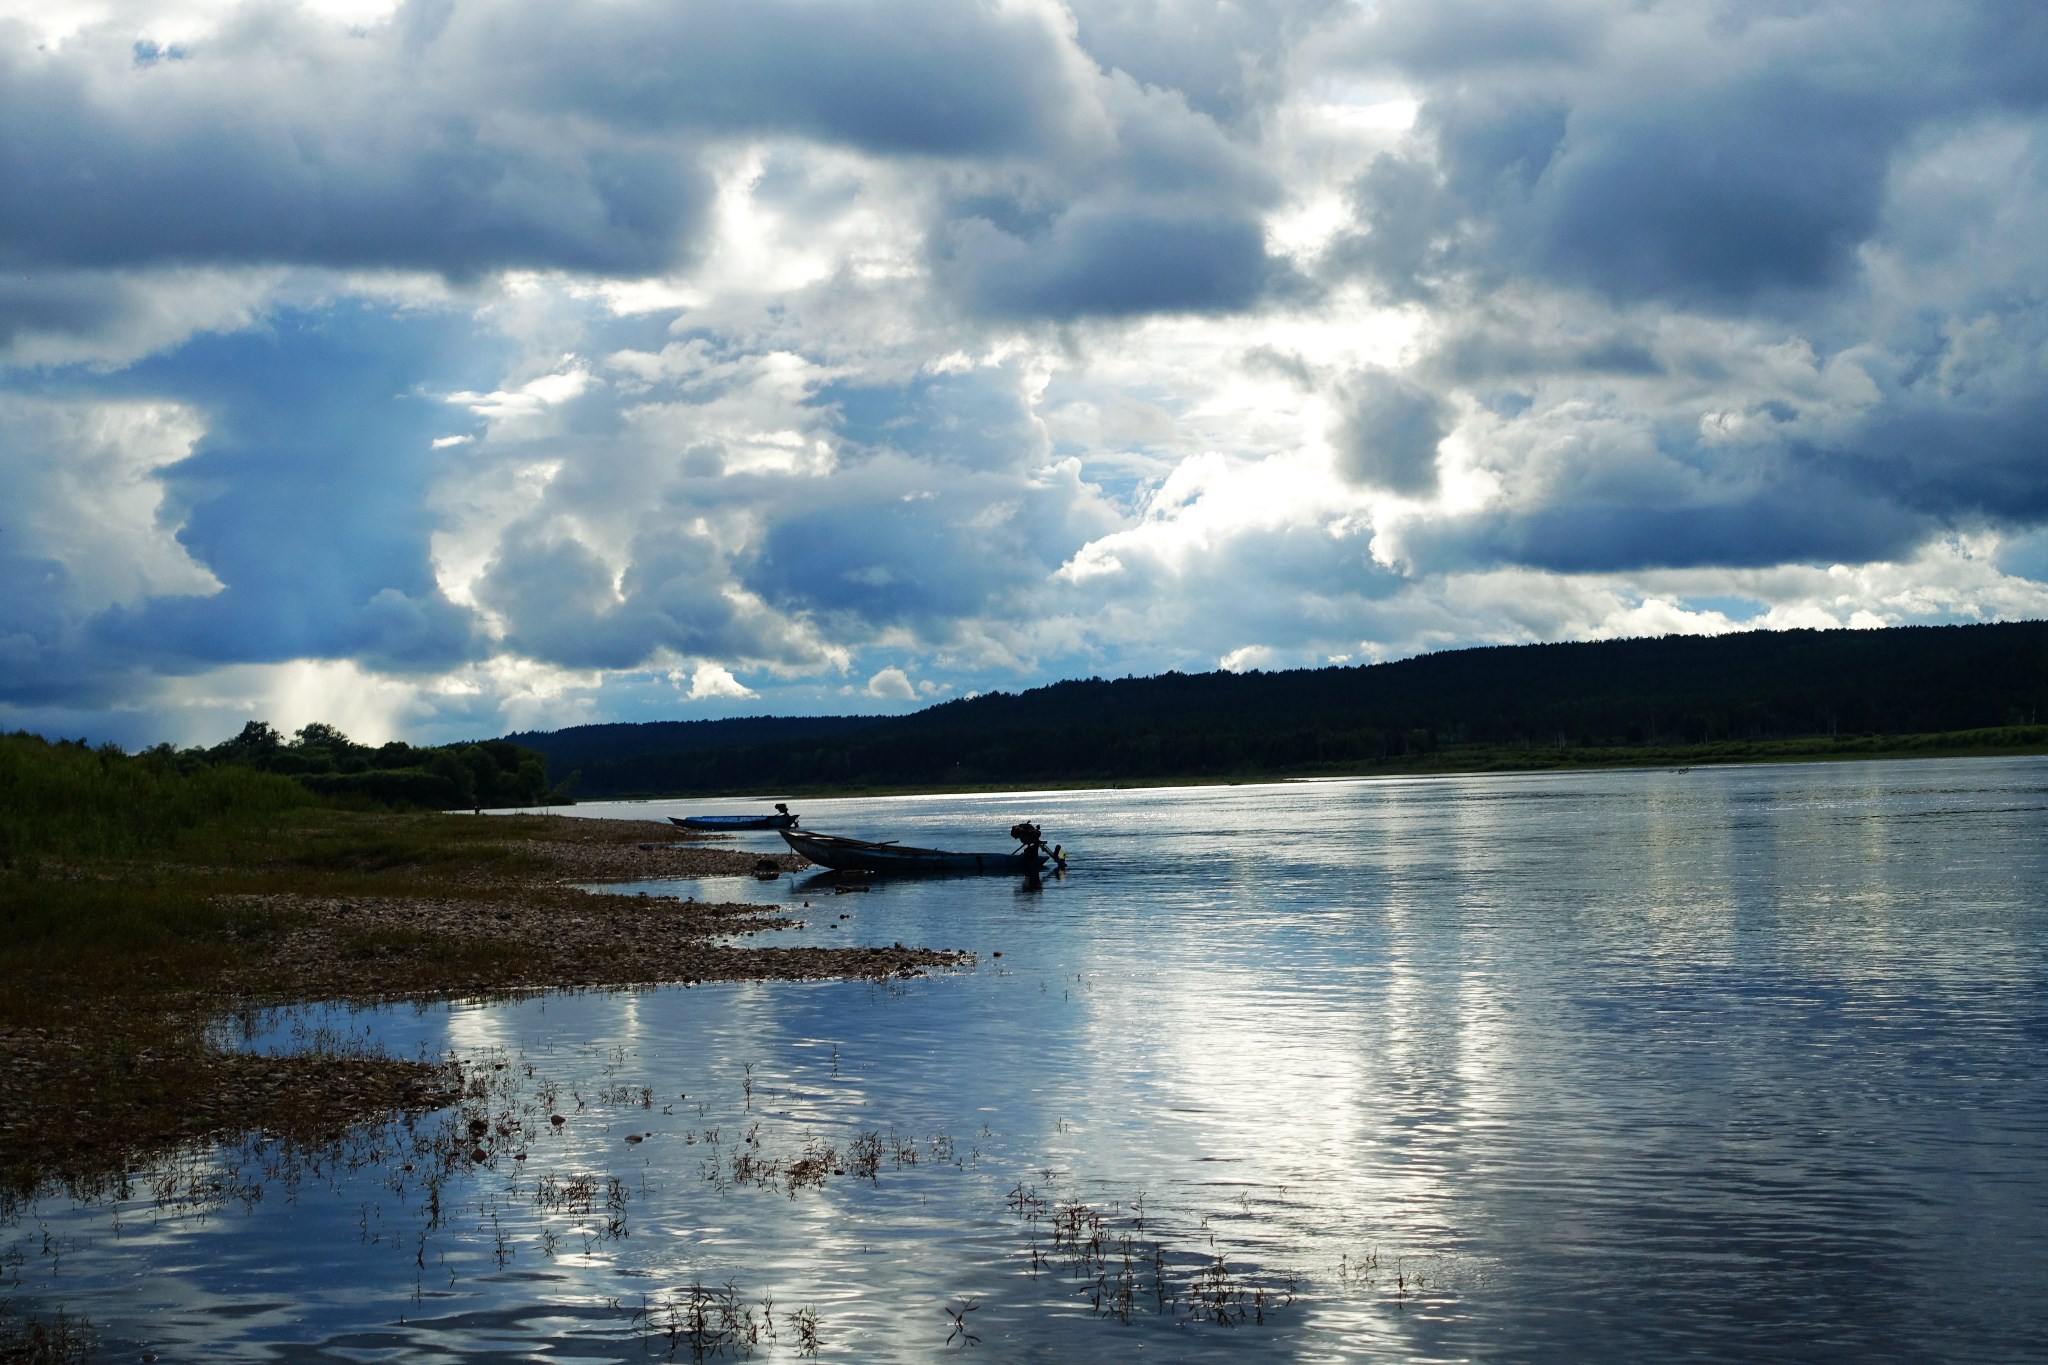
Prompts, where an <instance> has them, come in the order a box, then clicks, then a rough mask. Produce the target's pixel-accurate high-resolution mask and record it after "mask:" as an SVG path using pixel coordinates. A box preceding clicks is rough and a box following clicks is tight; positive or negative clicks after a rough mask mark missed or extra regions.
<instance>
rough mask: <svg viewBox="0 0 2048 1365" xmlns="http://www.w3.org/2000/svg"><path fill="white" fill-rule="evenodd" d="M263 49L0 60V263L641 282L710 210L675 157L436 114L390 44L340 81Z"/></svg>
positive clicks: (247, 39) (371, 48)
mask: <svg viewBox="0 0 2048 1365" xmlns="http://www.w3.org/2000/svg"><path fill="white" fill-rule="evenodd" d="M277 39H278V35H277V34H275V33H274V32H271V31H268V30H263V31H257V32H239V33H227V34H223V35H222V36H221V37H220V39H219V40H218V48H217V49H209V50H207V51H205V52H202V53H200V54H196V55H194V56H192V57H191V58H189V59H186V60H182V61H170V62H159V63H156V64H154V65H151V66H148V67H146V68H139V69H130V70H126V71H122V70H118V69H116V70H109V69H108V66H109V64H110V63H111V62H112V61H113V60H114V57H113V54H111V53H110V52H109V51H107V49H106V47H105V45H98V46H95V45H93V44H90V43H83V42H81V43H79V44H76V45H72V44H67V45H65V46H64V47H63V48H60V49H59V50H58V51H57V52H56V53H54V54H41V53H37V52H34V51H23V50H22V45H21V44H19V43H18V42H17V43H11V44H0V130H4V131H0V184H5V186H6V190H5V192H4V193H0V264H5V265H8V266H11V267H14V268H16V269H29V268H35V267H48V266H60V267H75V266H112V265H154V264H163V263H291V264H313V265H328V266H393V267H403V268H420V269H429V270H438V271H441V272H444V273H446V274H449V275H457V276H461V275H470V274H474V273H476V272H479V271H484V270H491V269H496V268H501V267H506V266H533V267H555V268H562V269H569V270H583V271H641V272H644V271H649V270H653V269H656V268H659V267H661V266H663V265H667V264H670V263H672V262H674V261H675V260H676V259H677V257H678V253H679V250H680V248H681V247H682V246H683V245H684V244H685V239H686V236H687V232H688V229H689V227H690V225H691V224H692V223H693V222H694V220H695V218H696V215H697V214H698V212H699V210H700V209H701V207H702V205H703V203H704V200H705V198H706V193H707V190H706V184H705V181H704V179H703V177H702V176H701V174H700V173H699V172H697V171H696V170H695V169H694V168H693V166H692V165H691V164H690V163H689V162H688V160H687V159H685V158H684V157H683V156H681V155H679V153H678V149H676V148H673V147H668V146H662V145H658V144H654V143H650V142H648V141H646V140H644V139H636V138H631V137H627V136H623V135H620V134H617V133H614V132H611V131H609V130H604V129H601V128H600V129H594V130H593V129H591V128H589V127H588V126H585V125H577V126H570V125H568V124H566V123H557V124H554V125H552V126H543V125H541V124H540V123H539V122H537V121H536V120H534V119H532V118H531V117H526V118H521V117H520V115H519V114H518V111H500V112H498V113H496V114H495V115H494V113H493V111H492V110H491V109H490V108H489V107H488V106H485V107H476V106H470V105H465V104H462V103H459V102H448V101H447V100H446V96H448V95H451V94H457V93H458V92H456V91H450V90H447V89H444V88H441V87H438V86H437V85H436V84H435V83H434V82H432V81H431V80H430V79H428V77H429V76H430V74H431V73H429V72H426V71H420V70H412V69H408V68H407V67H406V66H405V64H404V63H403V62H401V61H400V60H399V59H398V58H397V57H396V54H394V53H392V52H391V51H390V50H389V47H390V44H389V42H388V40H382V39H361V40H357V41H358V42H359V43H360V44H361V45H362V46H364V47H365V48H366V49H368V50H367V51H366V52H364V53H363V54H360V55H361V56H363V57H369V58H373V59H383V60H382V61H381V62H380V61H377V60H372V61H370V62H367V63H362V64H360V65H359V64H358V63H354V62H351V63H348V64H346V65H345V66H344V67H343V69H341V70H334V69H332V68H331V67H329V65H328V64H327V63H322V62H317V61H315V62H305V61H304V58H303V54H302V52H300V51H298V50H280V46H279V44H278V42H277ZM309 41H310V40H309ZM319 41H320V43H322V44H332V43H334V42H335V41H336V40H335V39H333V38H331V37H329V36H328V35H325V34H324V33H323V34H321V35H319ZM74 47H75V48H76V50H75V51H74ZM322 55H327V56H330V57H334V58H342V57H349V56H355V55H358V54H353V53H349V52H341V53H326V54H322ZM273 64H274V65H273ZM365 65H366V66H367V67H368V69H367V70H364V69H361V66H365ZM305 66H310V67H311V68H312V69H311V70H306V69H303V67H305ZM293 67H301V68H302V69H299V70H293V69H292V68H293ZM278 68H282V69H278Z"/></svg>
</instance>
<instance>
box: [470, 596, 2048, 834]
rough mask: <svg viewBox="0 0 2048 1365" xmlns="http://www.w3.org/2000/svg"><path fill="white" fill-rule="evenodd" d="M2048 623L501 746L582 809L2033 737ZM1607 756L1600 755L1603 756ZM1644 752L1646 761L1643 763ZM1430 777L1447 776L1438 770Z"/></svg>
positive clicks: (2045, 683)
mask: <svg viewBox="0 0 2048 1365" xmlns="http://www.w3.org/2000/svg"><path fill="white" fill-rule="evenodd" d="M2044 713H2048V622H2039V621H2028V622H2017V623H2010V624H1998V625H1975V626H1924V627H1906V628H1900V629H1893V630H1878V631H1847V630H1842V631H1807V630H1802V631H1773V632H1763V631H1758V632H1752V633H1745V634H1739V635H1723V636H1717V637H1711V638H1706V637H1697V636H1669V637H1666V638H1663V639H1657V640H1612V641H1601V642H1596V643H1587V644H1553V645H1520V646H1503V647H1498V648H1488V649H1465V650H1456V651H1452V652H1448V653H1443V654H1429V655H1424V656H1421V657H1419V658H1413V659H1404V660H1401V661H1399V662H1397V663H1388V664H1376V665H1372V666H1368V667H1360V668H1321V669H1303V670H1298V671H1292V672H1284V673H1199V674H1181V673H1168V674H1165V675H1163V676H1160V677H1156V678H1124V679H1120V680H1116V681H1104V680H1102V679H1099V678H1091V679H1088V680H1085V681H1078V682H1063V683H1057V684H1054V685H1052V686H1050V687H1041V688H1035V689H1033V690H1031V691H1029V692H1024V693H1021V694H1017V695H1009V694H1004V693H1000V692H998V693H991V694H989V695H987V696H981V697H974V698H968V699H964V700H959V701H952V702H947V703H944V704H942V705H938V706H934V707H930V708H928V709H927V710H924V711H920V712H917V713H916V714H914V715H909V716H898V717H887V718H874V717H867V718H863V717H848V716H834V717H814V718H809V719H783V718H773V717H770V718H761V719H749V720H727V721H694V722H656V723H652V724H645V725H605V726H585V727H580V728H578V729H573V730H563V731H559V732H556V733H554V734H531V733H529V734H519V735H514V736H511V737H510V738H511V739H512V740H513V741H515V742H516V743H519V744H521V745H524V746H526V747H529V748H532V749H537V750H539V751H540V752H541V753H543V754H545V755H546V756H547V759H548V766H549V776H550V778H551V779H552V780H554V781H556V782H561V781H564V780H566V779H567V778H568V777H569V776H570V775H571V773H572V772H573V773H577V774H578V776H577V778H576V782H575V784H574V786H573V788H572V791H573V794H574V795H576V796H578V797H580V798H583V799H590V798H594V797H602V796H612V795H624V794H629V793H639V794H671V793H672V794H682V793H687V792H714V791H738V790H750V791H766V790H776V791H798V790H802V789H804V788H806V787H824V786H857V787H858V786H905V787H911V786H930V785H935V784H937V785H951V784H960V785H970V784H974V785H985V784H1002V785H1010V784H1029V783H1038V782H1047V783H1049V782H1076V781H1096V780H1101V781H1140V780H1148V779H1177V778H1193V777H1228V776H1233V775H1251V774H1277V773H1290V772H1300V773H1311V772H1333V771H1343V770H1345V769H1347V768H1368V767H1374V766H1385V765H1389V764H1392V765H1395V766H1401V765H1403V764H1407V765H1411V766H1425V767H1426V766H1431V764H1430V762H1429V761H1428V760H1431V759H1432V758H1435V759H1439V760H1440V759H1442V758H1443V757H1444V756H1446V755H1450V754H1453V753H1456V752H1463V753H1466V754H1468V755H1471V754H1475V753H1479V752H1481V751H1498V754H1497V755H1496V757H1497V758H1498V760H1499V764H1500V765H1505V766H1517V765H1518V764H1517V761H1516V760H1515V759H1514V757H1513V756H1514V755H1515V754H1516V753H1527V754H1531V755H1540V756H1541V760H1540V761H1543V762H1554V761H1556V758H1555V755H1556V754H1557V753H1558V752H1559V751H1572V750H1578V749H1594V748H1599V749H1603V750H1612V749H1639V750H1641V751H1643V752H1644V754H1645V755H1646V756H1647V755H1651V754H1654V753H1655V752H1656V751H1659V750H1667V749H1670V748H1673V747H1675V746H1682V745H1698V744H1720V743H1739V742H1743V741H1760V740H1784V739H1794V738H1799V737H1805V736H1837V737H1840V736H1856V735H1876V736H1896V735H1916V734H1928V733H1934V732H1951V731H1963V730H1978V729H1984V728H1987V727H2006V726H2038V725H2040V724H2041V717H2042V716H2043V714H2044ZM1609 761H1612V760H1611V759H1610V760H1609ZM1648 761H1655V759H1654V758H1650V759H1649V760H1648ZM1439 766H1440V765H1439Z"/></svg>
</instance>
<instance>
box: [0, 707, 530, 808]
mask: <svg viewBox="0 0 2048 1365" xmlns="http://www.w3.org/2000/svg"><path fill="white" fill-rule="evenodd" d="M81 755H83V756H84V757H80V756H81ZM88 760H90V761H88ZM95 765H97V766H96V767H95ZM30 766H33V767H34V768H35V769H36V770H37V771H39V772H42V773H43V775H44V777H51V775H52V774H64V773H68V774H69V776H68V777H59V778H53V779H52V780H59V781H60V782H62V783H68V784H71V785H77V784H79V783H83V784H84V785H83V786H79V790H81V791H84V790H87V789H90V790H93V791H98V792H102V793H109V792H111V793H121V792H126V793H128V794H129V795H130V796H132V797H133V798H134V801H133V803H131V804H135V803H140V804H139V805H138V806H137V809H138V810H139V809H140V805H150V806H152V807H160V806H162V805H163V804H164V802H166V801H172V802H173V803H175V802H178V801H187V802H198V803H199V805H200V806H204V805H205V803H206V802H207V801H209V800H215V801H218V800H227V799H228V797H226V796H217V797H206V796H204V795H203V793H205V792H209V791H212V792H216V793H237V794H238V795H236V797H235V798H234V799H237V800H241V799H253V798H250V795H249V794H250V793H252V792H257V791H265V790H272V789H271V788H268V787H265V786H264V785H263V784H261V783H256V784H250V783H242V782H238V781H237V780H236V779H234V778H233V776H232V774H233V773H236V772H248V773H260V774H264V775H265V776H266V777H268V778H272V779H277V780H280V781H281V780H283V779H290V786H291V787H292V788H293V789H294V790H300V791H305V792H308V793H311V794H313V795H315V796H320V797H329V798H334V799H338V800H341V801H344V802H350V803H355V804H370V805H378V806H392V807H400V808H407V807H417V808H422V809H427V810H458V809H462V808H464V807H472V808H473V807H477V806H535V805H540V804H542V803H543V802H546V801H550V800H554V801H561V800H565V799H566V798H564V797H563V796H562V794H561V793H558V792H554V791H552V790H551V789H550V788H549V785H548V776H547V762H546V760H545V759H544V758H542V756H541V755H540V754H539V753H537V752H535V751H534V750H532V749H526V748H521V747H520V746H519V745H517V744H512V743H509V742H507V741H505V740H502V739H493V740H486V741H484V742H482V743H477V744H449V745H443V746H439V747H433V748H420V747H415V746H413V745H410V744H405V743H402V742H399V741H396V740H394V741H392V742H391V743H389V744H379V745H368V744H357V743H356V742H355V741H353V740H351V739H350V738H349V737H348V736H347V735H345V734H343V733H342V732H341V731H340V730H337V729H336V728H334V727H333V726H332V725H320V724H313V725H308V726H305V727H304V728H302V729H300V730H299V731H298V732H297V733H296V734H294V735H293V736H292V737H291V738H290V739H286V738H285V737H284V736H283V735H281V734H279V733H278V732H277V731H276V730H275V729H273V728H272V727H271V726H270V725H269V724H268V723H266V722H264V721H259V720H252V721H250V722H249V723H248V724H247V725H244V726H243V727H242V730H241V733H240V734H237V735H236V736H234V737H233V738H232V739H228V740H225V741H223V742H221V743H219V744H216V745H214V746H213V747H211V748H191V749H177V748H173V747H172V746H171V745H169V744H158V745H155V746H154V747H152V748H148V749H144V750H142V751H141V752H140V753H137V754H124V753H123V752H122V751H121V750H120V749H119V748H118V747H116V746H114V745H111V744H108V745H101V746H99V747H98V748H92V747H91V746H88V745H87V744H86V743H85V741H83V740H78V741H75V742H72V741H64V740H58V741H55V742H52V741H48V740H44V739H42V738H40V737H38V736H35V735H29V734H17V735H10V736H4V737H0V817H4V818H6V819H10V820H12V819H15V818H26V814H25V813H24V812H16V811H12V810H10V809H8V792H9V790H10V787H9V785H8V784H9V782H10V780H12V781H13V782H14V784H15V787H16V788H19V789H20V790H27V787H26V785H25V784H26V781H27V773H28V772H29V770H30ZM208 774H214V775H215V776H213V777H208ZM88 776H90V778H91V780H90V781H87V780H86V779H87V777H88ZM67 789H68V787H67ZM124 799H125V798H124ZM264 799H269V798H264ZM134 818H142V817H141V816H140V815H137V816H135V817H134ZM152 818H153V817H152Z"/></svg>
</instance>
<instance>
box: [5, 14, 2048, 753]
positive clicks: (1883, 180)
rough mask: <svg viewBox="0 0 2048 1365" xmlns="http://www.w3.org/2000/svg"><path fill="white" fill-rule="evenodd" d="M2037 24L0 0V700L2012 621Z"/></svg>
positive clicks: (1044, 665) (72, 720)
mask: <svg viewBox="0 0 2048 1365" xmlns="http://www.w3.org/2000/svg"><path fill="white" fill-rule="evenodd" d="M2044 70H2048V19H2043V18H2042V16H2041V13H2040V12H2039V11H2038V7H2035V6H2024V5H2007V4H1997V3H1969V2H1966V0H1930V3H1926V4H1920V5H1913V6H1895V5H1868V4H1862V3H1853V2H1852V0H1814V2H1813V3H1806V4H1800V5H1785V4H1780V3H1775V0H1730V3H1726V4H1721V5H1717V6H1713V7H1710V8H1701V7H1690V8H1688V7H1684V6H1673V5H1656V4H1652V5H1643V4H1636V3H1628V2H1627V0H1513V2H1512V3H1511V2H1510V0H1383V2H1382V3H1378V4H1375V5H1373V6H1370V7H1361V6H1356V5H1350V4H1339V3H1334V0H1243V3H1239V4H1233V5H1229V6H1216V5H1212V4H1206V3H1198V0H1142V3H1139V2H1138V0H1072V3H1067V4H1058V3H1054V0H991V3H987V4H980V3H976V4H959V3H952V2H951V0H860V3H854V4H844V5H824V6H820V5H815V4H811V3H808V0H764V2H763V3H754V4H744V5H743V4H735V3H729V0H689V2H688V3H681V4H673V5H656V4H642V3H639V0H630V2H629V3H596V2H595V0H592V2H591V3H583V2H582V0H578V2H577V3H570V4H560V3H556V4H542V3H539V0H509V2H505V3H491V4H486V3H480V2H479V0H406V3H402V4H400V3H380V2H379V0H319V3H303V4H297V5H292V4H286V5H274V6H263V7H257V8H248V7H244V6H238V5H234V4H229V3H225V0H180V2H179V3H178V4H176V5H163V6H150V7H145V8H141V9H138V8H136V7H133V6H125V5H105V4H99V3H97V0H95V2H94V3H91V4H86V3H80V4H75V5H69V6H40V7H24V6H21V5H18V4H17V5H14V6H13V7H12V8H8V7H7V5H6V3H5V0H0V129H4V130H6V131H5V132H4V133H0V184H4V185H5V186H6V187H7V190H6V192H5V193H0V508H4V509H5V510H4V512H0V586H4V588H5V590H6V591H5V594H4V600H0V708H6V709H5V711H4V714H5V715H6V716H8V717H9V718H10V719H11V720H12V721H13V722H14V723H43V722H41V721H38V720H37V718H38V717H46V718H48V719H47V723H49V724H51V725H57V724H60V723H61V724H63V725H66V726H73V727H74V728H75V725H76V722H78V721H79V719H80V718H81V717H88V718H89V717H91V716H93V715H99V716H101V717H103V718H106V717H111V716H112V715H113V714H114V713H113V712H112V711H110V710H109V709H108V708H111V707H116V706H122V707H127V708H130V709H129V710H128V711H125V712H122V713H121V714H123V715H126V716H129V717H131V718H132V717H138V716H150V715H159V716H162V717H165V718H166V719H165V720H164V722H163V724H164V726H165V727H166V730H167V732H169V731H171V730H175V731H176V732H177V733H178V734H179V735H180V737H183V736H185V735H188V734H189V735H193V736H194V737H198V736H197V731H198V730H203V729H205V728H206V727H209V726H218V727H222V728H223V729H232V728H233V727H234V726H235V725H237V724H239V723H240V720H241V719H246V716H243V715H239V714H237V712H238V709H239V708H243V707H246V706H271V707H283V708H284V709H285V710H290V711H292V713H293V714H294V715H296V714H298V713H299V712H300V711H302V710H304V709H305V708H307V707H317V706H322V705H329V706H334V707H345V706H346V705H347V702H346V699H345V698H344V696H343V693H344V692H346V690H347V689H348V688H350V687H359V688H361V689H364V690H365V691H366V694H372V695H375V696H376V697H378V698H380V700H379V701H378V702H377V706H376V708H375V714H370V713H368V712H365V713H363V714H361V715H360V716H359V717H358V722H357V723H359V724H361V725H365V726H369V727H370V728H371V729H373V730H374V729H378V728H379V727H382V728H383V729H396V730H406V731H409V732H414V733H422V734H427V733H441V734H453V733H476V732H479V731H487V730H493V729H499V728H507V727H510V726H513V725H532V724H565V723H575V722H577V721H586V720H596V719H605V718H610V717H615V716H622V717H631V716H641V715H656V714H670V713H673V712H674V711H676V710H677V709H678V708H682V709H683V710H685V711H686V712H689V713H692V714H730V713H733V711H734V710H735V709H747V708H752V709H773V710H785V711H801V710H821V709H831V708H834V707H841V706H845V705H869V706H873V707H875V708H877V709H886V708H894V707H900V706H903V705H905V704H906V703H909V702H911V701H913V700H920V699H929V698H932V697H935V696H940V695H949V694H952V693H964V692H968V691H973V690H987V689H989V688H993V687H1004V688H1014V687H1016V686H1019V685H1028V684H1029V683H1032V682H1036V681H1042V680H1046V679H1049V678H1052V677H1057V676H1062V675H1066V674H1073V673H1121V672H1144V671H1150V670H1154V669H1158V668H1165V667H1178V668H1211V667H1217V666H1219V665H1220V666H1225V667H1260V668H1278V667H1289V666H1295V665H1302V664H1317V663H1322V662H1326V661H1329V660H1333V659H1340V660H1354V661H1355V660H1365V659H1373V658H1388V657H1395V656H1398V655H1401V654H1406V653H1413V652H1415V651H1418V650H1423V649H1430V648H1441V647H1447V646H1453V645H1460V644H1470V643H1479V642H1500V643H1506V642H1515V641H1523V640H1536V639H1563V638H1605V637H1607V636H1610V635H1619V634H1640V633H1662V632H1718V631H1725V630H1736V629H1750V628H1770V627H1777V626H1788V625H1836V626H1842V627H1850V626H1868V625H1871V624H1877V623H1894V622H1899V623H1903V622H1916V621H1927V620H1971V619H1988V618H1991V617H1999V616H2015V615H2038V614H2041V613H2042V612H2043V611H2044V610H2048V601H2044V599H2043V596H2042V588H2041V584H2042V582H2043V581H2044V579H2048V551H2044V550H2043V548H2042V546H2043V544H2044V543H2048V542H2044V539H2043V537H2044V536H2048V529H2044V528H2048V466H2044V464H2043V462H2042V460H2041V458H2040V453H2041V438H2040V434H2039V433H2040V432H2041V431H2042V430H2044V429H2048V308H2044V305H2043V303H2042V300H2043V299H2044V298H2048V256H2044V255H2043V253H2042V252H2041V250H2040V247H2039V243H2040V242H2041V240H2043V232H2044V229H2048V81H2044V79H2043V78H2042V76H2041V72H2042V71H2044ZM741 678H745V679H746V681H745V682H744V683H742V682H741V681H740V679H741ZM862 679H867V681H866V682H862V681H861V680H862ZM294 708H296V709H294ZM337 714H338V713H337ZM350 714H356V713H354V712H351V713H350ZM174 717H175V718H177V719H175V721H174V720H173V719H172V718H174ZM328 718H329V719H333V717H328ZM106 725H107V726H109V727H111V728H110V729H109V731H108V732H109V733H112V730H113V729H119V728H120V726H121V725H130V722H129V721H123V722H120V724H119V725H117V724H116V723H115V722H114V721H113V720H112V719H107V720H106ZM137 726H140V727H141V728H146V726H142V723H141V722H134V723H133V725H132V726H131V728H130V729H122V730H121V734H122V735H123V736H124V737H128V736H130V735H131V730H133V729H134V728H135V727H137ZM136 732H137V733H139V731H136Z"/></svg>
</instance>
